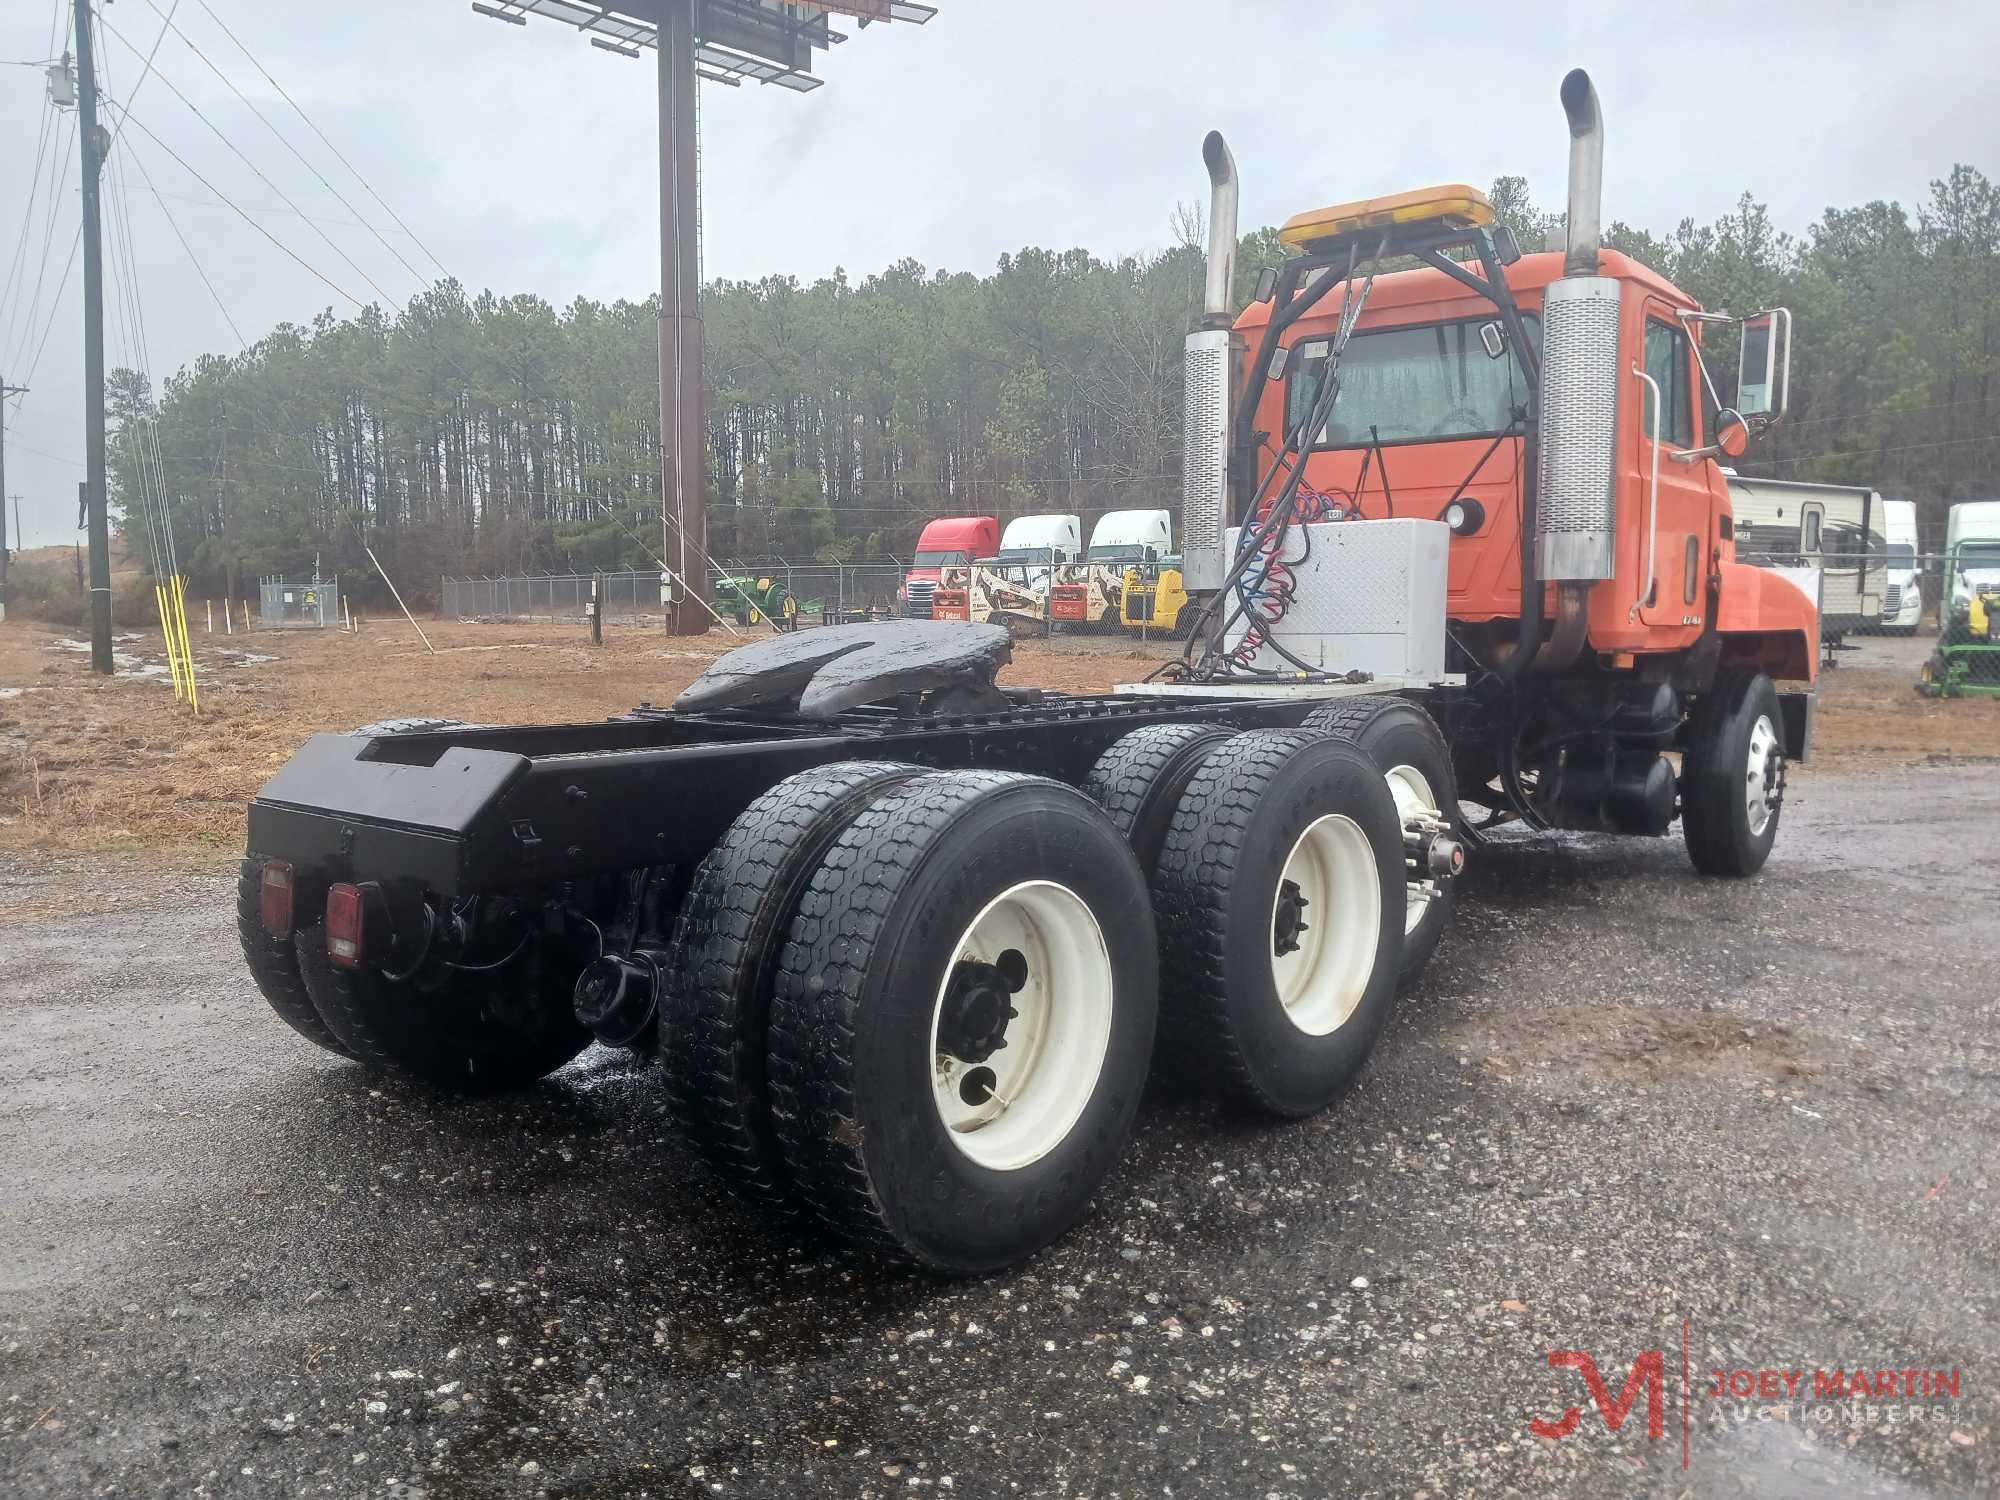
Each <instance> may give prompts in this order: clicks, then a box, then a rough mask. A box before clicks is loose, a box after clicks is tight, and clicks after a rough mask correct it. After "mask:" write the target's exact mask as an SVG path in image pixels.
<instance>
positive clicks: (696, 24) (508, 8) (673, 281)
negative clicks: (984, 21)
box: [472, 0, 937, 635]
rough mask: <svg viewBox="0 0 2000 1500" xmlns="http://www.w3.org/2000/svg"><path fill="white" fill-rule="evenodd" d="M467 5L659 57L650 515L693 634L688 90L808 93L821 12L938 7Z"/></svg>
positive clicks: (668, 602) (694, 451)
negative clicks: (653, 495)
mask: <svg viewBox="0 0 2000 1500" xmlns="http://www.w3.org/2000/svg"><path fill="white" fill-rule="evenodd" d="M472 8H473V10H475V11H476V12H478V13H479V14H480V15H482V16H488V17H491V18H492V19H494V20H496V21H505V22H507V23H509V24H511V25H515V26H526V25H527V24H528V18H529V17H530V16H534V17H539V18H541V19H544V20H548V21H552V22H556V23H558V24H560V25H565V26H568V27H571V28H572V29H574V30H576V31H578V32H581V33H583V34H585V35H586V36H587V37H588V38H589V40H590V44H591V46H593V47H596V48H597V49H599V50H600V51H604V52H612V53H616V54H617V55H618V56H620V57H628V58H638V57H641V56H643V54H644V51H645V49H646V48H649V47H650V48H652V49H653V50H654V51H655V52H656V53H657V54H658V57H659V75H660V520H661V526H660V530H661V535H662V537H663V539H664V542H665V549H666V550H665V552H664V553H663V558H664V561H665V564H666V569H665V573H664V575H663V576H664V579H665V581H664V582H663V583H662V586H661V592H662V599H661V602H662V603H663V604H664V605H665V606H666V617H667V622H668V628H669V629H670V630H672V631H673V632H674V633H675V634H676V635H699V634H701V633H702V632H704V631H706V630H707V629H708V625H709V621H710V620H711V619H712V618H713V617H714V611H713V608H712V606H711V605H710V603H709V600H708V598H707V592H708V583H707V580H708V573H709V569H708V563H709V558H708V551H707V549H708V507H707V499H706V496H705V495H704V493H703V484H702V468H703V436H702V434H703V411H702V389H701V345H702V327H701V231H700V215H701V184H700V180H699V167H698V165H697V163H698V160H699V158H698V156H697V154H696V149H695V131H696V123H695V90H696V88H697V87H698V86H699V83H700V81H701V80H702V79H707V80H708V81H709V82H711V83H719V84H723V85H726V86H727V87H730V88H740V87H742V86H743V85H744V84H745V83H757V84H768V85H772V86H774V87H777V88H782V89H790V90H792V91H793V92H795V93H808V92H810V91H811V90H813V89H816V88H818V87H819V86H820V85H821V84H822V83H824V82H825V80H824V79H822V78H820V77H819V76H818V75H817V74H815V73H814V72H813V64H814V54H815V53H818V52H826V51H830V50H831V49H832V48H834V47H836V46H838V45H840V44H841V43H843V42H845V41H847V40H848V38H847V36H846V34H845V33H843V32H840V31H836V30H835V29H834V28H833V26H832V24H831V18H832V17H833V16H834V15H840V16H844V17H848V18H851V19H852V20H853V21H854V22H855V23H856V26H857V28H866V27H868V26H870V25H872V24H875V23H878V22H885V21H905V22H914V23H915V24H917V25H922V24H923V23H924V22H926V21H928V20H930V18H931V17H932V16H934V15H935V14H937V11H936V9H935V8H934V7H933V6H929V5H923V4H919V3H916V0H620V3H618V4H602V5H599V4H591V3H586V0H473V5H472Z"/></svg>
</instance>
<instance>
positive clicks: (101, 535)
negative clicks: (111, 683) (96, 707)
mask: <svg viewBox="0 0 2000 1500" xmlns="http://www.w3.org/2000/svg"><path fill="white" fill-rule="evenodd" d="M74 13H75V16H76V110H77V141H78V145H79V146H80V147H81V148H82V149H81V150H80V151H79V152H78V155H79V156H81V157H82V159H83V184H82V187H83V194H82V196H83V441H84V460H85V478H84V494H85V509H86V510H87V511H88V512H89V516H88V524H89V535H90V669H91V670H92V671H93V672H99V673H102V674H103V675H104V676H106V677H108V676H110V675H111V526H110V518H109V515H108V514H107V512H106V508H105V507H106V499H105V493H104V247H103V242H102V238H101V235H100V233H99V227H100V226H99V220H98V196H97V190H98V180H99V176H100V174H101V173H102V171H103V168H104V153H105V151H106V149H107V147H108V144H109V139H110V138H109V136H108V135H107V133H106V132H105V130H104V128H103V126H101V125H99V124H98V123H97V60H96V55H95V53H94V51H93V50H92V45H91V25H92V20H91V14H90V0H77V4H76V6H75V8H74Z"/></svg>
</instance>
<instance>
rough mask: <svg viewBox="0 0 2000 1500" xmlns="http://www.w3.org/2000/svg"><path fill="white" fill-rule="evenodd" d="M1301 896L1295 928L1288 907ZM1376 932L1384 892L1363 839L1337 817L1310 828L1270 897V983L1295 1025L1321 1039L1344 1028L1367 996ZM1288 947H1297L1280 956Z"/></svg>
mask: <svg viewBox="0 0 2000 1500" xmlns="http://www.w3.org/2000/svg"><path fill="white" fill-rule="evenodd" d="M1301 897H1302V898H1303V901H1302V903H1301V905H1302V907H1303V910H1302V912H1301V913H1300V920H1299V922H1298V923H1297V924H1294V923H1292V922H1290V921H1289V920H1288V913H1287V911H1286V906H1287V902H1288V901H1289V900H1292V899H1295V898H1301ZM1381 932H1382V888H1381V885H1380V880H1379V877H1378V876H1377V874H1376V870H1375V851H1374V850H1373V849H1372V848H1371V847H1370V846H1369V843H1368V835H1367V834H1366V833H1364V832H1363V831H1362V829H1361V825H1360V824H1359V823H1356V822H1355V821H1354V820H1353V819H1352V818H1349V817H1346V816H1344V815H1342V814H1340V813H1333V814H1330V815H1328V816H1327V817H1324V818H1320V819H1318V820H1317V821H1315V822H1313V823H1311V824H1310V825H1308V826H1307V828H1306V830H1305V832H1304V833H1301V834H1300V835H1299V838H1298V842H1297V843H1295V844H1293V845H1292V852H1291V853H1290V854H1289V855H1288V856H1287V857H1286V859H1285V868H1284V872H1283V874H1281V875H1280V876H1279V878H1278V889H1277V892H1276V894H1274V895H1273V897H1272V899H1271V979H1272V982H1273V983H1275V984H1276V985H1277V989H1278V1003H1279V1004H1280V1005H1282V1006H1283V1007H1284V1008H1285V1015H1286V1017H1287V1018H1288V1019H1290V1021H1291V1023H1292V1024H1293V1025H1294V1026H1296V1027H1298V1029H1299V1030H1300V1031H1303V1032H1304V1033H1305V1034H1306V1035H1307V1036H1325V1035H1326V1034H1327V1033H1328V1032H1331V1031H1337V1030H1339V1029H1340V1028H1341V1027H1342V1026H1344V1025H1346V1024H1347V1022H1348V1021H1349V1020H1350V1019H1351V1018H1352V1017H1353V1015H1354V1011H1355V1007H1356V1006H1358V1005H1360V1004H1361V997H1362V996H1363V995H1364V994H1366V993H1367V990H1368V979H1369V976H1370V975H1371V974H1372V973H1374V970H1375V949H1376V946H1377V944H1378V943H1379V941H1380V939H1381ZM1288 944H1295V946H1289V947H1288V951H1286V952H1283V953H1280V952H1279V951H1278V950H1279V949H1280V948H1281V947H1287V946H1288Z"/></svg>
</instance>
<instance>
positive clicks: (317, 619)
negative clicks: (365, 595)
mask: <svg viewBox="0 0 2000 1500" xmlns="http://www.w3.org/2000/svg"><path fill="white" fill-rule="evenodd" d="M257 593H258V599H257V614H258V617H259V618H260V619H261V620H262V622H263V624H264V626H265V628H267V629H273V628H290V629H299V628H303V629H313V630H323V629H325V628H326V627H327V626H329V625H338V624H339V623H340V584H339V583H338V582H337V581H336V580H334V579H331V578H308V579H301V580H297V581H292V580H288V579H284V578H260V579H258V580H257Z"/></svg>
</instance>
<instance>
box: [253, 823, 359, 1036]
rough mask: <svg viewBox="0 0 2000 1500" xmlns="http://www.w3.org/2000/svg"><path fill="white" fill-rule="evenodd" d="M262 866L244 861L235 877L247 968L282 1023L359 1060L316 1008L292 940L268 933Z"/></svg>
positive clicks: (287, 936) (256, 862)
mask: <svg viewBox="0 0 2000 1500" xmlns="http://www.w3.org/2000/svg"><path fill="white" fill-rule="evenodd" d="M262 880H263V861H262V860H259V859H256V858H254V857H253V858H249V859H245V860H244V861H243V864H242V867H241V869H240V870H239V872H238V874H237V877H236V935H237V937H238V938H239V939H240V940H241V941H242V944H243V962H244V964H245V965H246V966H247V967H248V968H249V970H250V977H251V978H252V979H254V980H255V981H256V982H257V989H258V991H259V992H260V993H261V994H262V995H263V996H264V999H265V1001H266V1002H267V1003H268V1004H269V1005H270V1007H271V1009H272V1010H274V1011H276V1012H277V1013H278V1019H279V1020H281V1021H283V1022H284V1023H285V1024H286V1025H287V1026H289V1027H291V1028H292V1030H294V1031H296V1032H297V1033H298V1034H299V1035H300V1036H302V1037H304V1038H305V1039H306V1040H307V1041H309V1042H311V1043H313V1044H314V1045H315V1046H319V1047H324V1048H326V1050H327V1051H329V1052H332V1053H336V1054H338V1055H339V1056H341V1057H346V1058H352V1057H353V1056H354V1054H353V1053H352V1052H350V1051H349V1050H348V1049H347V1047H346V1046H345V1045H344V1044H343V1043H342V1042H341V1040H340V1038H339V1037H337V1036H335V1035H334V1034H333V1032H332V1031H331V1030H330V1029H329V1028H328V1026H327V1024H326V1020H325V1018H324V1017H323V1016H321V1015H320V1013H319V1010H318V1009H317V1008H316V1007H315V1006H314V1005H313V1000H312V995H311V994H310V993H309V992H308V991H307V989H306V984H305V980H304V978H303V977H302V976H301V975H300V974H299V961H298V956H297V955H296V953H294V951H293V948H292V939H291V936H290V935H289V934H287V935H286V936H284V937H273V936H272V935H271V934H270V933H268V932H266V931H265V930H264V903H263V892H262V890H261V885H262Z"/></svg>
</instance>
